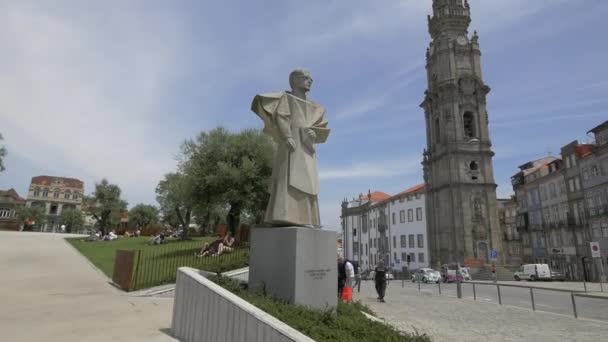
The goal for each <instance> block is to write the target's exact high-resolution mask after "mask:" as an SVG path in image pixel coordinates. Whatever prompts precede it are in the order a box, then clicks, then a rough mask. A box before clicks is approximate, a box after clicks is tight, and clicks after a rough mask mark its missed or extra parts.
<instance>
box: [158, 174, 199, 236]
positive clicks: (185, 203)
mask: <svg viewBox="0 0 608 342" xmlns="http://www.w3.org/2000/svg"><path fill="white" fill-rule="evenodd" d="M156 200H157V201H158V204H160V210H161V212H162V214H163V217H166V218H171V217H174V218H177V222H179V224H180V225H181V226H182V228H184V229H183V231H182V236H181V239H182V240H187V239H189V237H188V227H189V226H190V219H191V218H192V210H193V209H194V207H195V203H196V202H195V196H194V186H193V184H192V179H191V177H189V176H187V175H185V174H183V173H181V172H176V173H168V174H166V175H165V178H164V179H163V180H161V181H160V182H159V183H158V186H157V187H156ZM173 215H174V216H173Z"/></svg>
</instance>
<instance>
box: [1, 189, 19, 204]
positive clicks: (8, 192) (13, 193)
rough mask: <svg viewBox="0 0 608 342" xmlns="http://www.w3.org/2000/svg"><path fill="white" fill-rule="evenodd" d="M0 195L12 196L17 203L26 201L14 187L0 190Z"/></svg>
mask: <svg viewBox="0 0 608 342" xmlns="http://www.w3.org/2000/svg"><path fill="white" fill-rule="evenodd" d="M0 197H10V198H12V199H13V200H14V201H15V202H16V203H21V204H23V203H25V200H24V199H23V198H21V196H19V194H18V193H17V191H15V189H13V188H10V189H8V190H0Z"/></svg>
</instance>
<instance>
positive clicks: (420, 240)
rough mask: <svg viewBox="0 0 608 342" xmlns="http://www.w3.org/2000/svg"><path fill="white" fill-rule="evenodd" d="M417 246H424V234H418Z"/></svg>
mask: <svg viewBox="0 0 608 342" xmlns="http://www.w3.org/2000/svg"><path fill="white" fill-rule="evenodd" d="M417 238H418V248H424V235H422V234H418V236H417Z"/></svg>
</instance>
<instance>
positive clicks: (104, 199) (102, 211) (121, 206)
mask: <svg viewBox="0 0 608 342" xmlns="http://www.w3.org/2000/svg"><path fill="white" fill-rule="evenodd" d="M120 193H121V191H120V187H118V185H115V184H110V183H109V182H108V180H106V179H102V180H101V182H100V183H95V191H94V192H93V193H92V194H91V196H87V197H85V198H84V202H85V205H86V206H87V210H88V212H89V213H90V214H91V215H92V216H93V218H94V219H95V220H96V221H97V225H98V226H99V230H100V231H101V234H102V235H105V234H106V231H107V230H108V229H109V228H111V227H112V226H114V225H116V224H117V223H118V222H119V221H120V214H121V213H122V212H124V211H125V210H126V209H127V202H126V201H124V200H122V199H121V198H120Z"/></svg>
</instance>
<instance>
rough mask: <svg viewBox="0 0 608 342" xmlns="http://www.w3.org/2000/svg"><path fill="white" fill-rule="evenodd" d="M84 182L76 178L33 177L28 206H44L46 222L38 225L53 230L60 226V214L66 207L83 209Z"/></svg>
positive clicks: (42, 228)
mask: <svg viewBox="0 0 608 342" xmlns="http://www.w3.org/2000/svg"><path fill="white" fill-rule="evenodd" d="M83 197H84V183H83V182H82V181H81V180H78V179H75V178H65V177H52V176H36V177H32V181H31V182H30V187H29V190H28V195H27V203H26V205H27V206H28V207H42V208H43V209H44V213H45V215H46V222H45V223H44V224H42V225H41V226H39V227H37V228H38V229H40V231H51V230H53V229H57V228H58V226H59V223H58V222H59V215H61V212H62V211H63V210H66V209H78V210H82V199H83Z"/></svg>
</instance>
